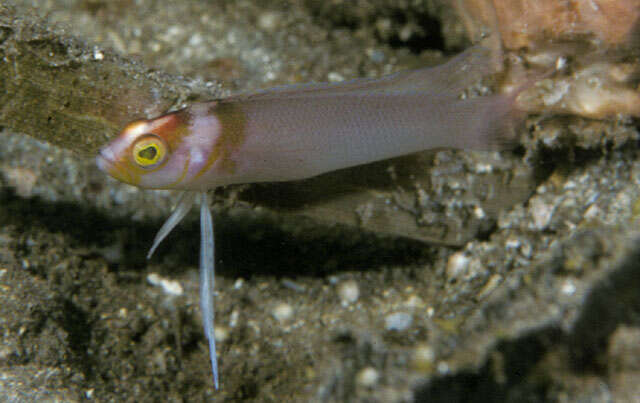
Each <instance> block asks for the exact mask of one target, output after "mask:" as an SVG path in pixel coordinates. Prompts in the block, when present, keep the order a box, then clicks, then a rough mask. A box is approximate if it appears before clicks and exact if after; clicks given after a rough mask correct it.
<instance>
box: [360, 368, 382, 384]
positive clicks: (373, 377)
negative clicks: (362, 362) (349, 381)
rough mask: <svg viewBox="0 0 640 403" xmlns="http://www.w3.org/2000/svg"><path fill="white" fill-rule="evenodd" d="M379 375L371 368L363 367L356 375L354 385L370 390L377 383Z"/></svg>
mask: <svg viewBox="0 0 640 403" xmlns="http://www.w3.org/2000/svg"><path fill="white" fill-rule="evenodd" d="M378 379H380V374H379V373H378V370H376V369H375V368H373V367H365V368H363V369H361V370H360V371H359V372H358V373H357V374H356V384H357V385H358V386H361V387H365V388H371V387H373V386H375V385H376V384H377V383H378Z"/></svg>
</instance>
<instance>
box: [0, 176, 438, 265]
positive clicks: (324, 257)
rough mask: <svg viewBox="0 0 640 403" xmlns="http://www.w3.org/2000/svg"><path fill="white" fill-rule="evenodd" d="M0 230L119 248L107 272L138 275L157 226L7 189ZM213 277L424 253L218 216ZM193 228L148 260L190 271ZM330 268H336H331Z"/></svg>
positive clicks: (354, 236)
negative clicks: (40, 229)
mask: <svg viewBox="0 0 640 403" xmlns="http://www.w3.org/2000/svg"><path fill="white" fill-rule="evenodd" d="M0 203H2V206H3V209H1V210H0V224H1V225H8V224H14V225H19V226H20V227H22V228H24V229H25V231H31V232H33V231H36V228H37V227H44V228H46V230H47V231H50V232H61V233H64V234H66V235H68V236H70V237H71V239H72V244H71V246H73V245H74V244H75V245H76V246H82V247H86V248H88V249H89V250H93V251H95V252H94V253H100V252H99V250H100V249H101V248H104V247H107V246H109V245H115V244H117V243H122V244H123V248H122V252H123V256H122V258H121V259H120V260H119V262H118V263H117V264H116V263H114V264H111V269H112V270H114V271H117V270H119V269H121V268H127V270H130V269H132V268H133V269H141V268H143V267H145V266H146V265H147V264H148V261H147V259H146V253H147V251H148V249H149V247H150V246H151V243H152V240H153V238H154V236H155V234H156V232H157V231H158V229H160V226H161V225H162V223H163V221H164V220H150V221H145V222H134V221H133V220H131V219H128V218H126V217H124V218H111V217H109V216H107V215H106V214H105V213H103V212H101V211H99V210H98V209H96V208H93V207H87V206H83V205H79V204H75V203H70V202H47V201H44V200H42V199H39V198H37V197H34V198H30V199H23V198H20V197H18V196H17V195H16V194H15V193H14V192H13V191H12V190H10V189H8V188H4V189H2V190H0ZM214 221H215V222H214V226H215V236H216V252H217V254H216V261H217V263H216V274H217V275H223V276H229V277H238V276H243V277H251V276H252V275H256V274H268V275H272V276H276V277H296V276H325V275H327V274H329V273H331V272H335V271H340V270H354V269H355V270H358V269H365V268H367V269H371V268H374V269H375V268H383V267H385V266H388V265H398V264H411V263H415V264H419V263H420V262H425V261H429V260H430V259H431V253H432V251H433V250H432V248H429V247H427V246H425V244H423V243H421V242H417V241H412V240H406V239H396V238H388V239H381V238H378V237H376V236H373V235H371V234H367V233H362V231H359V230H357V229H350V228H345V227H335V228H322V227H320V228H318V227H314V226H313V225H311V224H309V231H307V232H306V233H299V232H297V233H295V234H294V233H292V232H289V231H287V230H286V229H283V228H281V226H280V225H279V222H278V218H277V217H274V218H265V217H261V216H259V215H254V214H252V213H250V212H247V213H246V214H241V215H238V214H233V215H231V214H228V213H226V212H222V213H218V214H216V215H215V216H214ZM199 247H200V223H199V221H198V218H197V215H196V214H193V215H191V216H190V217H188V218H187V219H185V221H184V222H183V223H181V224H180V225H179V226H178V227H177V228H176V229H175V230H174V231H173V232H172V233H171V234H169V236H168V237H167V239H166V240H165V241H164V242H163V244H162V245H161V246H160V247H159V248H158V250H157V251H156V253H155V254H154V257H153V261H155V262H167V266H171V271H172V273H173V275H175V274H176V270H178V271H179V270H184V269H185V268H187V267H189V266H191V267H193V266H198V257H199ZM336 262H340V263H339V264H338V263H336Z"/></svg>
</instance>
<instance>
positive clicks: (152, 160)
mask: <svg viewBox="0 0 640 403" xmlns="http://www.w3.org/2000/svg"><path fill="white" fill-rule="evenodd" d="M166 155H167V146H166V144H165V142H164V140H162V139H161V138H160V137H158V136H156V135H155V134H153V133H148V134H145V135H143V136H141V137H140V138H139V139H138V140H137V141H136V142H135V143H134V144H133V160H134V161H135V162H136V164H138V166H140V167H141V168H146V169H148V168H155V167H157V166H159V165H160V164H162V163H163V162H164V160H165V157H166Z"/></svg>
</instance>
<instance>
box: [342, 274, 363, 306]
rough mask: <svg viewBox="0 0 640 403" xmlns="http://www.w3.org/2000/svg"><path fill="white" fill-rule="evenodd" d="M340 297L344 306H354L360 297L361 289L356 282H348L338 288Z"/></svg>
mask: <svg viewBox="0 0 640 403" xmlns="http://www.w3.org/2000/svg"><path fill="white" fill-rule="evenodd" d="M338 296H339V297H340V303H341V304H342V306H348V305H351V304H353V303H354V302H356V301H357V300H358V298H359V297H360V287H358V283H356V282H355V281H354V280H347V281H345V282H343V283H342V284H340V285H339V286H338Z"/></svg>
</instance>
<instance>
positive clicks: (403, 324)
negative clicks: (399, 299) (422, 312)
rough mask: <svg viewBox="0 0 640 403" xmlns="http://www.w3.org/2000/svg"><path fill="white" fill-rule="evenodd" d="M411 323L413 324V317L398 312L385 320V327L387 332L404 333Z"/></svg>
mask: <svg viewBox="0 0 640 403" xmlns="http://www.w3.org/2000/svg"><path fill="white" fill-rule="evenodd" d="M411 322H413V318H412V317H411V315H409V314H408V313H405V312H396V313H392V314H390V315H387V317H386V318H384V327H385V329H387V330H395V331H397V332H402V331H404V330H407V329H408V328H409V326H411Z"/></svg>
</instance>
